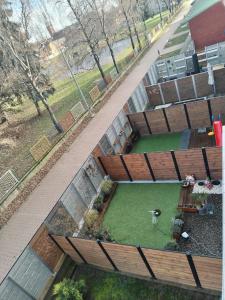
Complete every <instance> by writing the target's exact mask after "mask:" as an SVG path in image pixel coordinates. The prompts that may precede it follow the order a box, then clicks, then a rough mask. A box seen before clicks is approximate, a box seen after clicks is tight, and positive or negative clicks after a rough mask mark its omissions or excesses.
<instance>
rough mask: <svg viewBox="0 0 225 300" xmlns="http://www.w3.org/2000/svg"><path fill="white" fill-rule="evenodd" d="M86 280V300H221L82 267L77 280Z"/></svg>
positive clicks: (77, 271) (85, 266) (79, 268)
mask: <svg viewBox="0 0 225 300" xmlns="http://www.w3.org/2000/svg"><path fill="white" fill-rule="evenodd" d="M80 279H82V280H84V281H85V283H86V286H87V296H85V299H86V300H192V299H196V300H203V299H204V300H209V299H211V300H217V299H219V296H218V297H217V296H212V295H209V297H208V295H206V294H205V293H201V291H196V290H195V291H192V290H187V289H182V288H179V287H173V286H169V285H165V284H160V283H158V282H153V281H151V282H150V281H145V280H140V279H136V278H132V277H128V276H124V275H121V274H118V273H111V272H106V271H102V270H97V269H94V268H93V267H90V266H88V265H83V266H82V265H80V266H78V267H77V269H76V275H75V280H80Z"/></svg>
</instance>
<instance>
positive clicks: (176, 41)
mask: <svg viewBox="0 0 225 300" xmlns="http://www.w3.org/2000/svg"><path fill="white" fill-rule="evenodd" d="M187 36H188V32H187V33H184V34H182V35H179V36H177V37H175V38H172V39H170V40H169V41H168V43H167V44H166V46H165V48H169V47H173V46H176V45H179V44H182V43H184V42H185V40H186V38H187Z"/></svg>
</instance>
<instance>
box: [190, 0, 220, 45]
mask: <svg viewBox="0 0 225 300" xmlns="http://www.w3.org/2000/svg"><path fill="white" fill-rule="evenodd" d="M224 20H225V7H224V4H223V3H222V1H221V2H219V3H217V4H215V5H213V6H211V7H210V8H209V9H207V10H206V11H204V12H203V13H201V14H200V15H198V16H196V17H195V18H193V19H192V20H191V21H190V22H189V28H190V32H191V37H192V39H193V41H194V43H195V47H196V49H197V50H200V49H203V48H204V47H205V46H209V45H213V44H216V43H218V42H222V41H225V35H224V30H225V23H224Z"/></svg>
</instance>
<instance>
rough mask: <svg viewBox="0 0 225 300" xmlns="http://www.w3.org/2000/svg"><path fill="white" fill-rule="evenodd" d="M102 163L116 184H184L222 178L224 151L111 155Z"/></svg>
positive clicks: (102, 160) (211, 148)
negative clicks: (190, 179) (189, 178)
mask: <svg viewBox="0 0 225 300" xmlns="http://www.w3.org/2000/svg"><path fill="white" fill-rule="evenodd" d="M98 159H99V162H100V164H101V166H102V168H103V169H104V171H105V173H106V174H107V175H110V177H111V178H112V179H113V180H115V181H134V180H135V181H138V180H153V181H157V180H179V181H181V180H183V179H185V177H186V175H188V174H194V175H195V176H196V178H197V179H200V180H201V179H205V178H206V177H209V178H210V179H221V178H222V148H220V147H207V148H202V149H199V148H194V149H187V150H177V151H173V150H171V151H166V152H150V153H137V154H136V153H131V154H124V155H122V154H121V155H108V156H100V157H98Z"/></svg>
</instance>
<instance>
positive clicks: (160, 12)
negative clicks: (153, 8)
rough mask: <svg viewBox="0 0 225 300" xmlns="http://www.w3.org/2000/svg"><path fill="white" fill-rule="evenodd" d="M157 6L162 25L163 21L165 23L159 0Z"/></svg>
mask: <svg viewBox="0 0 225 300" xmlns="http://www.w3.org/2000/svg"><path fill="white" fill-rule="evenodd" d="M157 4H158V8H159V15H160V23H162V21H163V18H162V10H161V6H160V3H159V0H157Z"/></svg>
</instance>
